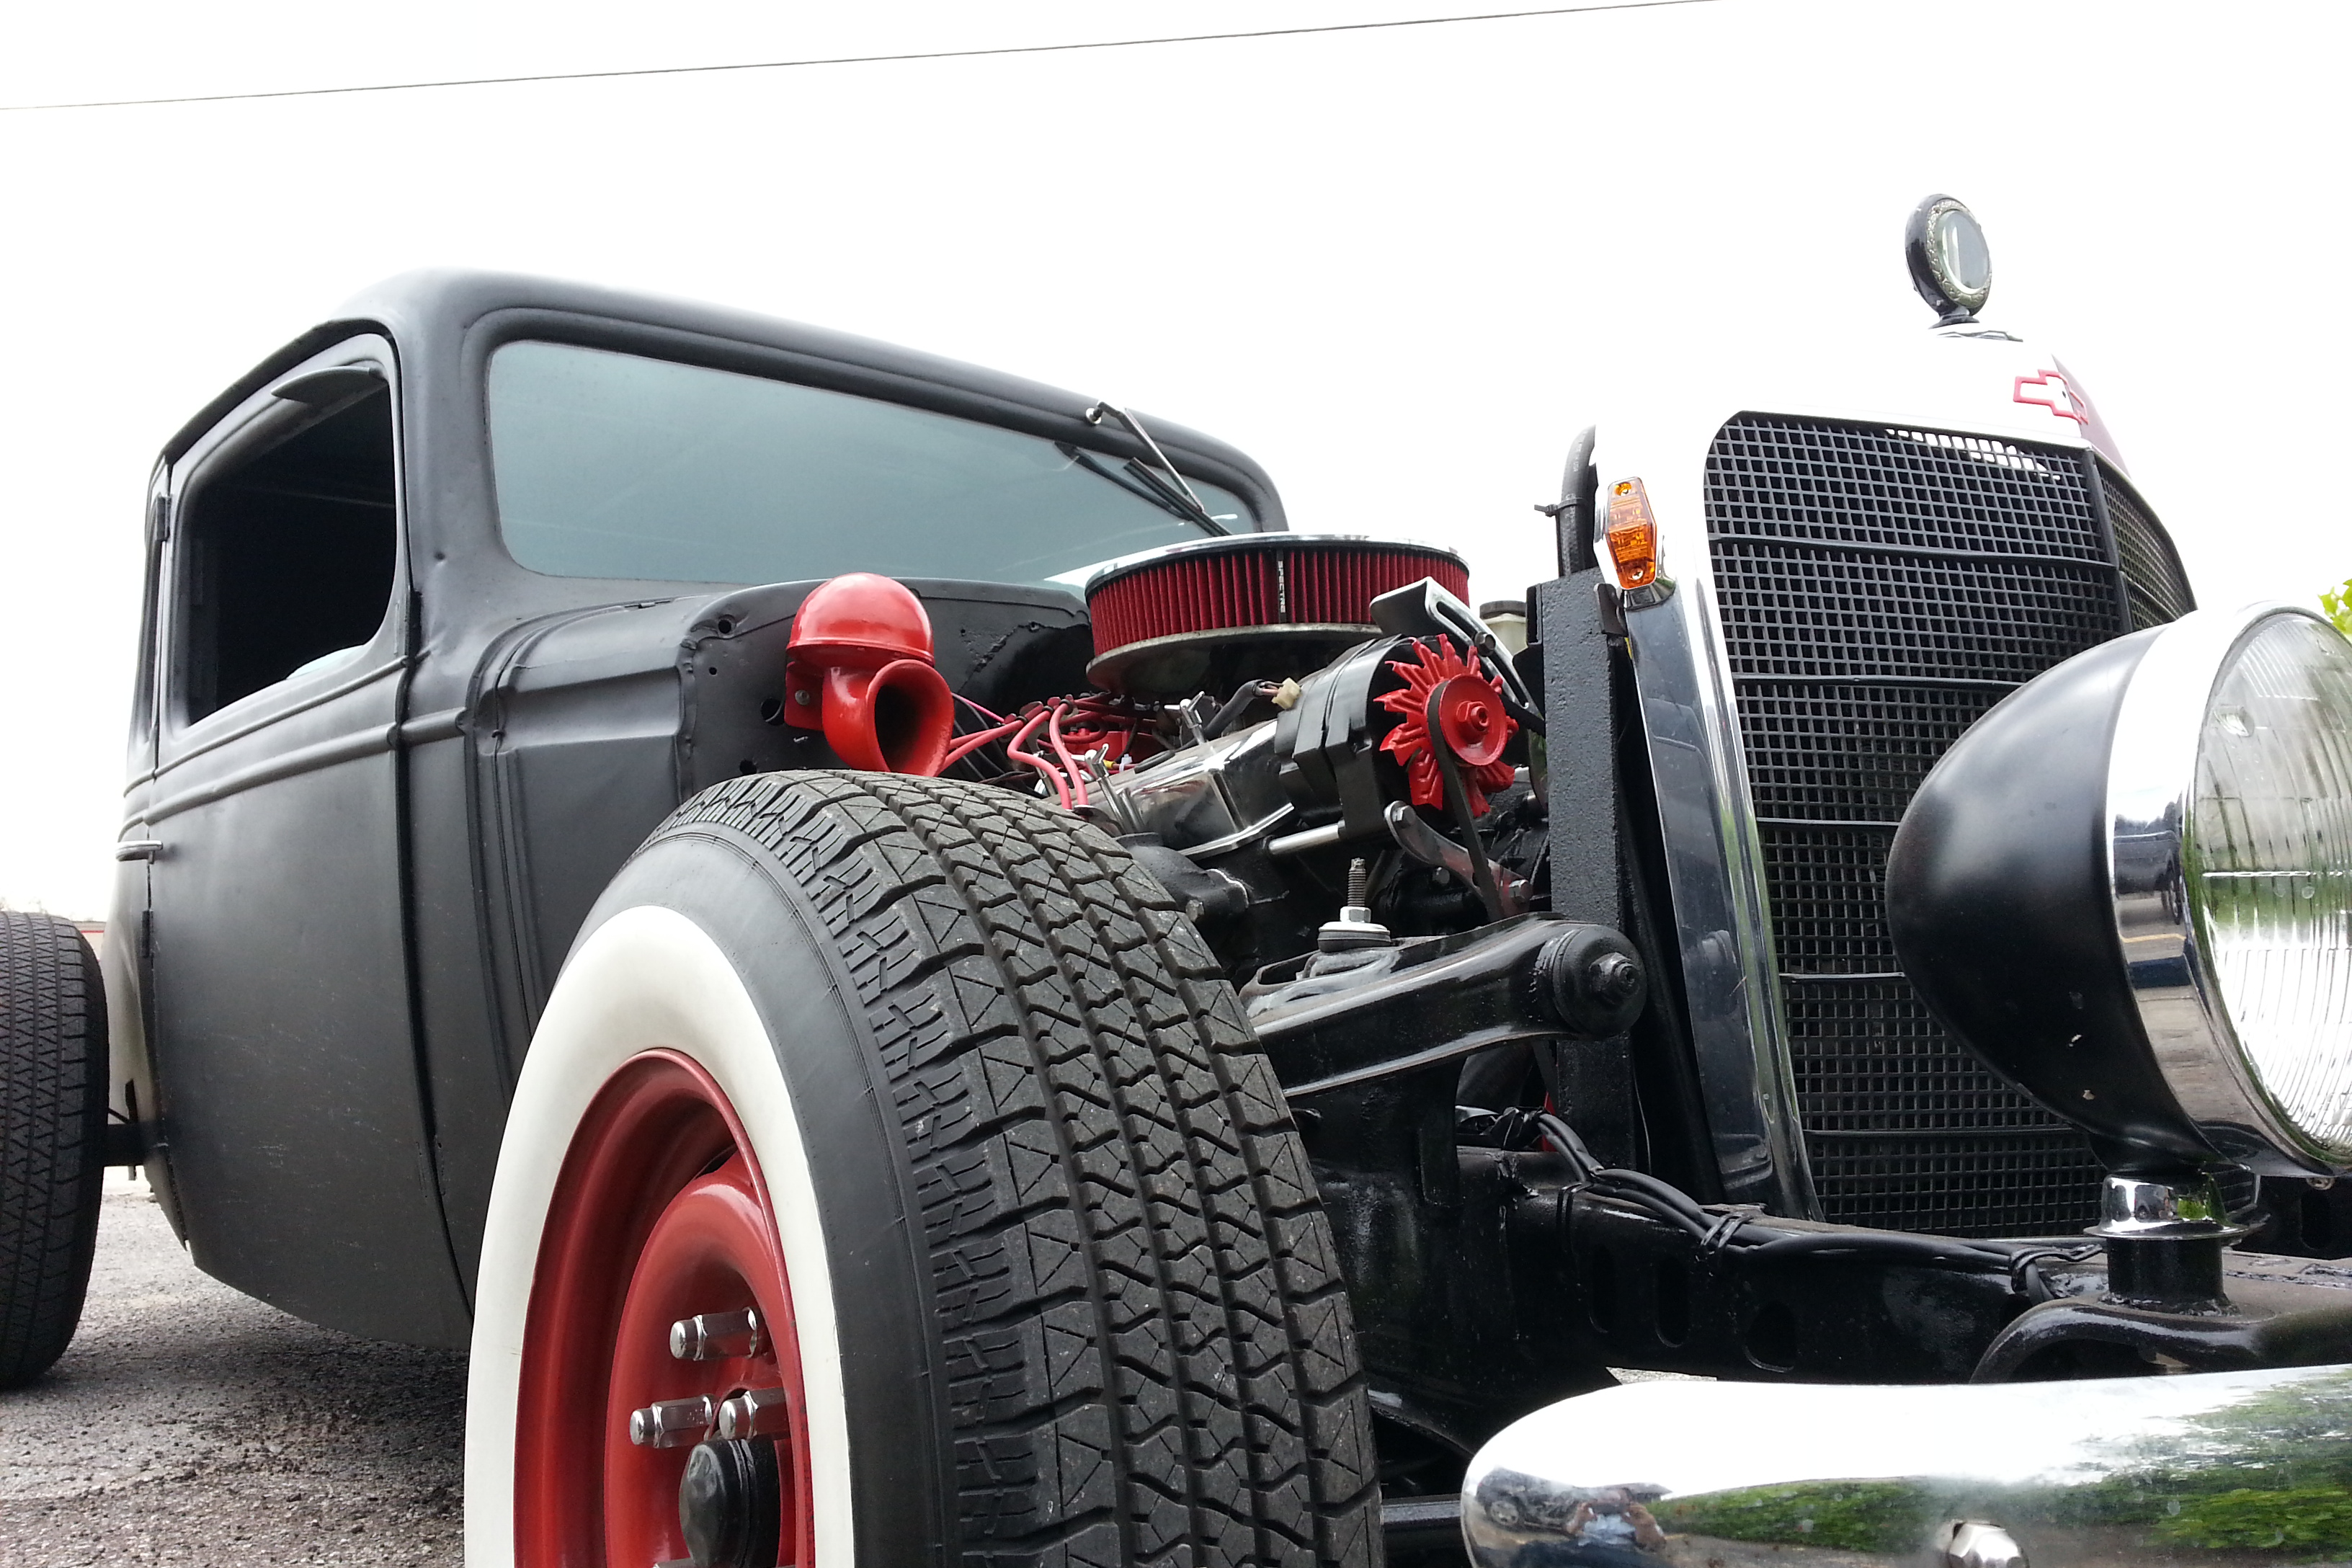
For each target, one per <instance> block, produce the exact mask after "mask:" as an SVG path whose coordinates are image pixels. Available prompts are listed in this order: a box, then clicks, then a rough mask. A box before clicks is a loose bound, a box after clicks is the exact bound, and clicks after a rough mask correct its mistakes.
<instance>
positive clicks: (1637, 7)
mask: <svg viewBox="0 0 2352 1568" xmlns="http://www.w3.org/2000/svg"><path fill="white" fill-rule="evenodd" d="M1720 3H1721V0H1596V3H1594V4H1590V5H1547V6H1544V7H1542V8H1540V9H1538V10H1528V11H1484V12H1480V13H1477V14H1475V15H1473V16H1409V17H1404V18H1402V19H1399V20H1395V21H1388V22H1329V23H1325V24H1323V25H1321V26H1312V27H1255V28H1251V29H1248V30H1246V31H1240V32H1231V33H1181V34H1173V35H1171V36H1169V37H1158V38H1100V39H1092V40H1088V41H1086V42H1081V43H1074V44H1007V45H1003V46H1002V47H996V48H987V49H926V50H920V51H909V52H906V53H901V54H888V55H831V56H826V57H824V58H813V59H802V60H742V61H736V62H732V63H729V64H724V65H706V66H646V67H641V68H636V69H631V70H603V71H546V72H541V73H540V74H538V75H533V76H478V77H453V78H451V79H447V80H445V81H383V82H370V83H365V84H362V85H359V86H354V87H289V88H280V89H277V90H275V91H270V92H202V93H186V94H183V95H181V96H179V97H175V98H107V99H89V100H83V101H79V102H71V103H0V114H36V113H43V112H48V111H52V110H68V109H145V108H152V107H156V106H159V105H163V104H173V103H244V102H250V101H253V100H259V99H270V98H342V97H349V96H351V95H352V94H356V93H363V92H422V91H424V90H425V89H430V88H451V87H513V86H518V85H520V84H522V83H526V82H541V81H614V80H618V79H622V78H625V77H656V76H709V75H714V74H716V73H718V72H719V71H773V70H794V69H800V68H806V67H812V66H876V65H896V64H900V63H904V62H907V61H912V60H973V59H986V58H993V57H996V56H1000V55H1066V54H1076V53H1077V52H1079V51H1081V50H1087V49H1140V48H1150V47H1155V46H1157V45H1161V44H1216V43H1226V42H1231V41H1235V40H1240V39H1244V38H1296V37H1305V36H1307V35H1308V34H1311V33H1374V32H1381V31H1385V30H1387V29H1391V28H1395V27H1444V26H1454V25H1456V24H1460V23H1465V22H1510V21H1517V20H1520V19H1522V18H1525V17H1529V16H1581V15H1584V14H1586V13H1589V12H1596V11H1648V10H1654V9H1656V8H1657V7H1659V6H1664V5H1718V4H1720Z"/></svg>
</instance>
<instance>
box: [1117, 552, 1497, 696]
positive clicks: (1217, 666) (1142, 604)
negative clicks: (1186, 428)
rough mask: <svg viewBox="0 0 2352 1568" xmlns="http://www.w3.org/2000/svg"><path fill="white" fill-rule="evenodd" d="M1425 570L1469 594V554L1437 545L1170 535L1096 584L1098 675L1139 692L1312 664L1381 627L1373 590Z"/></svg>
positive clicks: (1187, 691) (1178, 689)
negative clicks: (1176, 540)
mask: <svg viewBox="0 0 2352 1568" xmlns="http://www.w3.org/2000/svg"><path fill="white" fill-rule="evenodd" d="M1423 577H1434V578H1436V579H1437V583H1438V586H1440V587H1442V588H1444V589H1445V590H1447V591H1448V592H1449V593H1452V594H1453V595H1454V596H1455V597H1457V598H1463V597H1467V596H1468V595H1469V592H1470V568H1469V566H1468V565H1467V564H1466V563H1465V562H1464V561H1463V559H1462V557H1460V556H1459V555H1456V554H1454V552H1452V551H1450V550H1440V549H1437V548H1435V547H1434V546H1433V545H1427V544H1396V543H1391V542H1388V541H1385V540H1377V539H1343V538H1335V537H1329V536H1317V535H1311V534H1307V535H1302V534H1292V533H1247V534H1240V535H1236V536H1234V537H1233V538H1230V539H1204V540H1202V541H1201V542H1198V543H1195V544H1177V545H1171V546H1170V547H1169V548H1168V549H1166V550H1163V551H1160V552H1157V553H1156V554H1153V555H1150V556H1149V557H1147V558H1145V559H1144V560H1141V561H1135V562H1129V563H1128V564H1126V565H1124V566H1117V567H1113V568H1112V569H1111V570H1109V571H1108V572H1105V573H1102V574H1100V575H1098V576H1097V577H1096V578H1094V579H1093V581H1091V582H1089V583H1088V584H1087V614H1088V615H1090V616H1092V617H1093V619H1094V632H1095V658H1094V662H1093V663H1092V664H1090V665H1088V666H1087V675H1088V677H1089V678H1091V679H1093V680H1094V681H1095V682H1096V683H1097V685H1099V686H1102V687H1105V688H1107V689H1110V690H1113V691H1124V692H1128V693H1129V694H1130V695H1133V696H1138V697H1183V696H1190V695H1191V694H1192V693H1193V692H1195V691H1199V690H1202V689H1207V688H1210V687H1215V686H1218V685H1219V683H1220V680H1221V679H1223V677H1224V676H1228V675H1234V674H1235V673H1238V675H1239V676H1240V677H1242V678H1247V677H1250V676H1264V677H1266V678H1268V679H1278V678H1280V677H1282V676H1285V675H1296V674H1304V673H1305V672H1306V671H1307V670H1310V669H1314V668H1318V667H1319V666H1321V665H1323V664H1324V663H1326V662H1328V660H1329V659H1331V658H1334V657H1335V656H1337V655H1338V654H1339V652H1340V650H1342V649H1344V648H1346V647H1350V646H1352V645H1353V644H1355V643H1358V642H1361V641H1362V640H1363V639H1364V638H1366V637H1370V636H1371V635H1373V633H1374V631H1375V630H1376V629H1377V628H1376V627H1374V626H1373V625H1372V612H1371V604H1372V601H1373V600H1374V599H1376V598H1378V597H1380V596H1381V595H1382V594H1385V593H1387V592H1389V591H1390V590H1391V589H1392V588H1402V587H1404V586H1406V585H1407V584H1412V583H1418V582H1419V581H1421V580H1422V579H1423Z"/></svg>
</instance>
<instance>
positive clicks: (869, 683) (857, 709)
mask: <svg viewBox="0 0 2352 1568" xmlns="http://www.w3.org/2000/svg"><path fill="white" fill-rule="evenodd" d="M790 655H791V658H790V661H789V662H788V663H787V664H786V665H785V666H784V688H785V691H784V721H785V722H787V723H789V724H793V725H796V726H797V727H799V728H801V729H803V730H822V731H824V740H825V744H827V745H829V746H831V747H832V748H833V752H834V755H835V756H837V757H839V758H840V759H841V760H842V761H843V762H845V763H848V764H849V765H850V766H851V767H853V768H859V769H863V770H865V771H866V772H868V773H922V774H926V775H933V776H935V775H937V774H938V773H939V771H940V769H941V768H943V767H945V766H946V765H947V760H948V742H949V740H950V738H951V737H952V736H953V734H954V732H955V698H954V697H953V696H952V695H950V692H949V691H948V683H947V681H946V679H944V678H943V677H942V676H941V675H940V672H939V670H938V668H936V667H935V666H934V665H933V664H932V663H931V618H930V616H927V615H925V614H924V613H923V602H922V601H921V600H920V599H918V598H916V597H915V595H913V594H912V593H911V592H909V591H908V589H907V587H906V585H905V584H901V583H897V582H894V581H892V580H891V579H890V578H887V577H880V576H877V575H875V574H873V573H871V572H850V573H845V574H843V575H841V576H839V577H835V578H833V579H831V580H830V581H828V582H826V583H824V584H820V585H819V586H818V588H817V589H816V591H815V592H814V593H812V594H811V595H809V596H808V597H807V598H805V599H803V600H802V601H801V608H800V613H799V614H798V615H797V616H793V640H792V643H791V645H790Z"/></svg>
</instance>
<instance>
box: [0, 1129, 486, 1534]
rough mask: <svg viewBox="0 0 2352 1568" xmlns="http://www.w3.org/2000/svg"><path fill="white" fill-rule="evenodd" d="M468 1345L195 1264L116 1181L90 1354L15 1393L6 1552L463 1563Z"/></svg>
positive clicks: (0, 1485) (3, 1413)
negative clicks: (230, 1282)
mask: <svg viewBox="0 0 2352 1568" xmlns="http://www.w3.org/2000/svg"><path fill="white" fill-rule="evenodd" d="M465 1409H466V1361H465V1357H464V1356H463V1355H461V1354H458V1353H457V1352H449V1351H425V1350H415V1349H411V1348H409V1347H406V1346H402V1345H386V1344H377V1343H373V1342H369V1341H365V1340H354V1339H352V1338H350V1337H348V1336H346V1335H343V1334H338V1333H333V1332H331V1331H328V1330H325V1329H319V1328H313V1327H311V1326H310V1324H308V1323H305V1322H302V1321H299V1320H297V1319H294V1318H289V1317H288V1316H287V1315H286V1314H285V1313H283V1312H280V1311H278V1310H276V1309H275V1308H272V1307H266V1306H264V1305H262V1304H261V1303H260V1302H258V1301H256V1300H251V1299H250V1298H248V1297H245V1296H240V1295H238V1294H237V1293H236V1291H234V1290H231V1289H228V1288H227V1287H226V1286H225V1285H220V1284H216V1283H215V1282H214V1281H213V1280H212V1279H207V1278H206V1277H205V1276H204V1275H202V1274H199V1273H198V1272H196V1269H195V1267H194V1265H193V1264H191V1263H190V1262H189V1261H188V1259H187V1255H186V1254H185V1253H184V1252H183V1251H182V1250H181V1248H180V1246H179V1243H178V1242H176V1241H175V1240H173V1237H172V1231H171V1227H170V1226H167V1225H166V1224H165V1223H164V1221H163V1212H162V1211H161V1210H160V1209H158V1208H157V1207H156V1206H155V1205H154V1203H153V1201H152V1199H151V1198H150V1197H149V1196H148V1194H147V1189H146V1187H145V1186H144V1184H132V1183H130V1182H127V1181H124V1180H123V1179H121V1177H120V1176H119V1175H118V1176H114V1177H111V1178H110V1180H109V1183H108V1188H107V1194H106V1208H105V1215H104V1218H103V1219H102V1220H101V1221H100V1226H99V1235H98V1266H97V1269H96V1272H95V1274H94V1275H93V1277H92V1279H91V1280H90V1287H89V1305H88V1307H86V1308H85V1309H84V1310H83V1312H82V1319H81V1332H80V1334H79V1337H78V1338H76V1339H75V1341H74V1343H73V1348H72V1349H70V1350H68V1352H66V1354H65V1357H64V1359H62V1360H61V1361H59V1362H58V1364H57V1366H56V1367H55V1368H54V1369H53V1370H52V1371H51V1372H50V1373H49V1375H48V1376H47V1377H45V1378H43V1379H42V1380H41V1381H40V1382H38V1383H37V1384H33V1385H32V1386H31V1387H29V1388H24V1389H18V1390H16V1391H15V1392H13V1393H8V1394H0V1563H6V1564H11V1565H14V1564H17V1563H22V1564H25V1565H26V1568H36V1565H37V1568H66V1565H68V1564H81V1563H108V1564H113V1563H153V1564H161V1563H173V1564H178V1563H189V1564H196V1563H202V1564H205V1565H207V1568H211V1565H221V1568H249V1565H260V1564H277V1563H289V1564H290V1563H398V1564H403V1565H408V1564H448V1565H450V1568H455V1565H456V1564H457V1563H458V1560H459V1557H460V1555H461V1552H460V1545H459V1509H458V1490H457V1489H458V1476H459V1452H460V1447H461V1444H460V1436H461V1433H462V1429H463V1426H464V1416H465Z"/></svg>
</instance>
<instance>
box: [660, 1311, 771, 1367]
mask: <svg viewBox="0 0 2352 1568" xmlns="http://www.w3.org/2000/svg"><path fill="white" fill-rule="evenodd" d="M767 1342H768V1333H767V1330H766V1328H765V1326H764V1325H762V1324H761V1321H760V1314H759V1313H758V1312H756V1311H754V1310H752V1309H751V1308H749V1307H746V1308H744V1309H743V1310H741V1311H740V1312H702V1313H699V1314H698V1315H696V1316H694V1317H691V1318H680V1319H679V1320H678V1321H677V1322H675V1323H672V1324H671V1325H670V1326H669V1353H670V1354H672V1355H674V1356H676V1357H677V1359H678V1360H680V1361H724V1360H726V1359H727V1358H728V1357H730V1356H740V1355H758V1354H759V1353H760V1352H761V1348H762V1347H763V1346H765V1345H766V1344H767Z"/></svg>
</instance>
